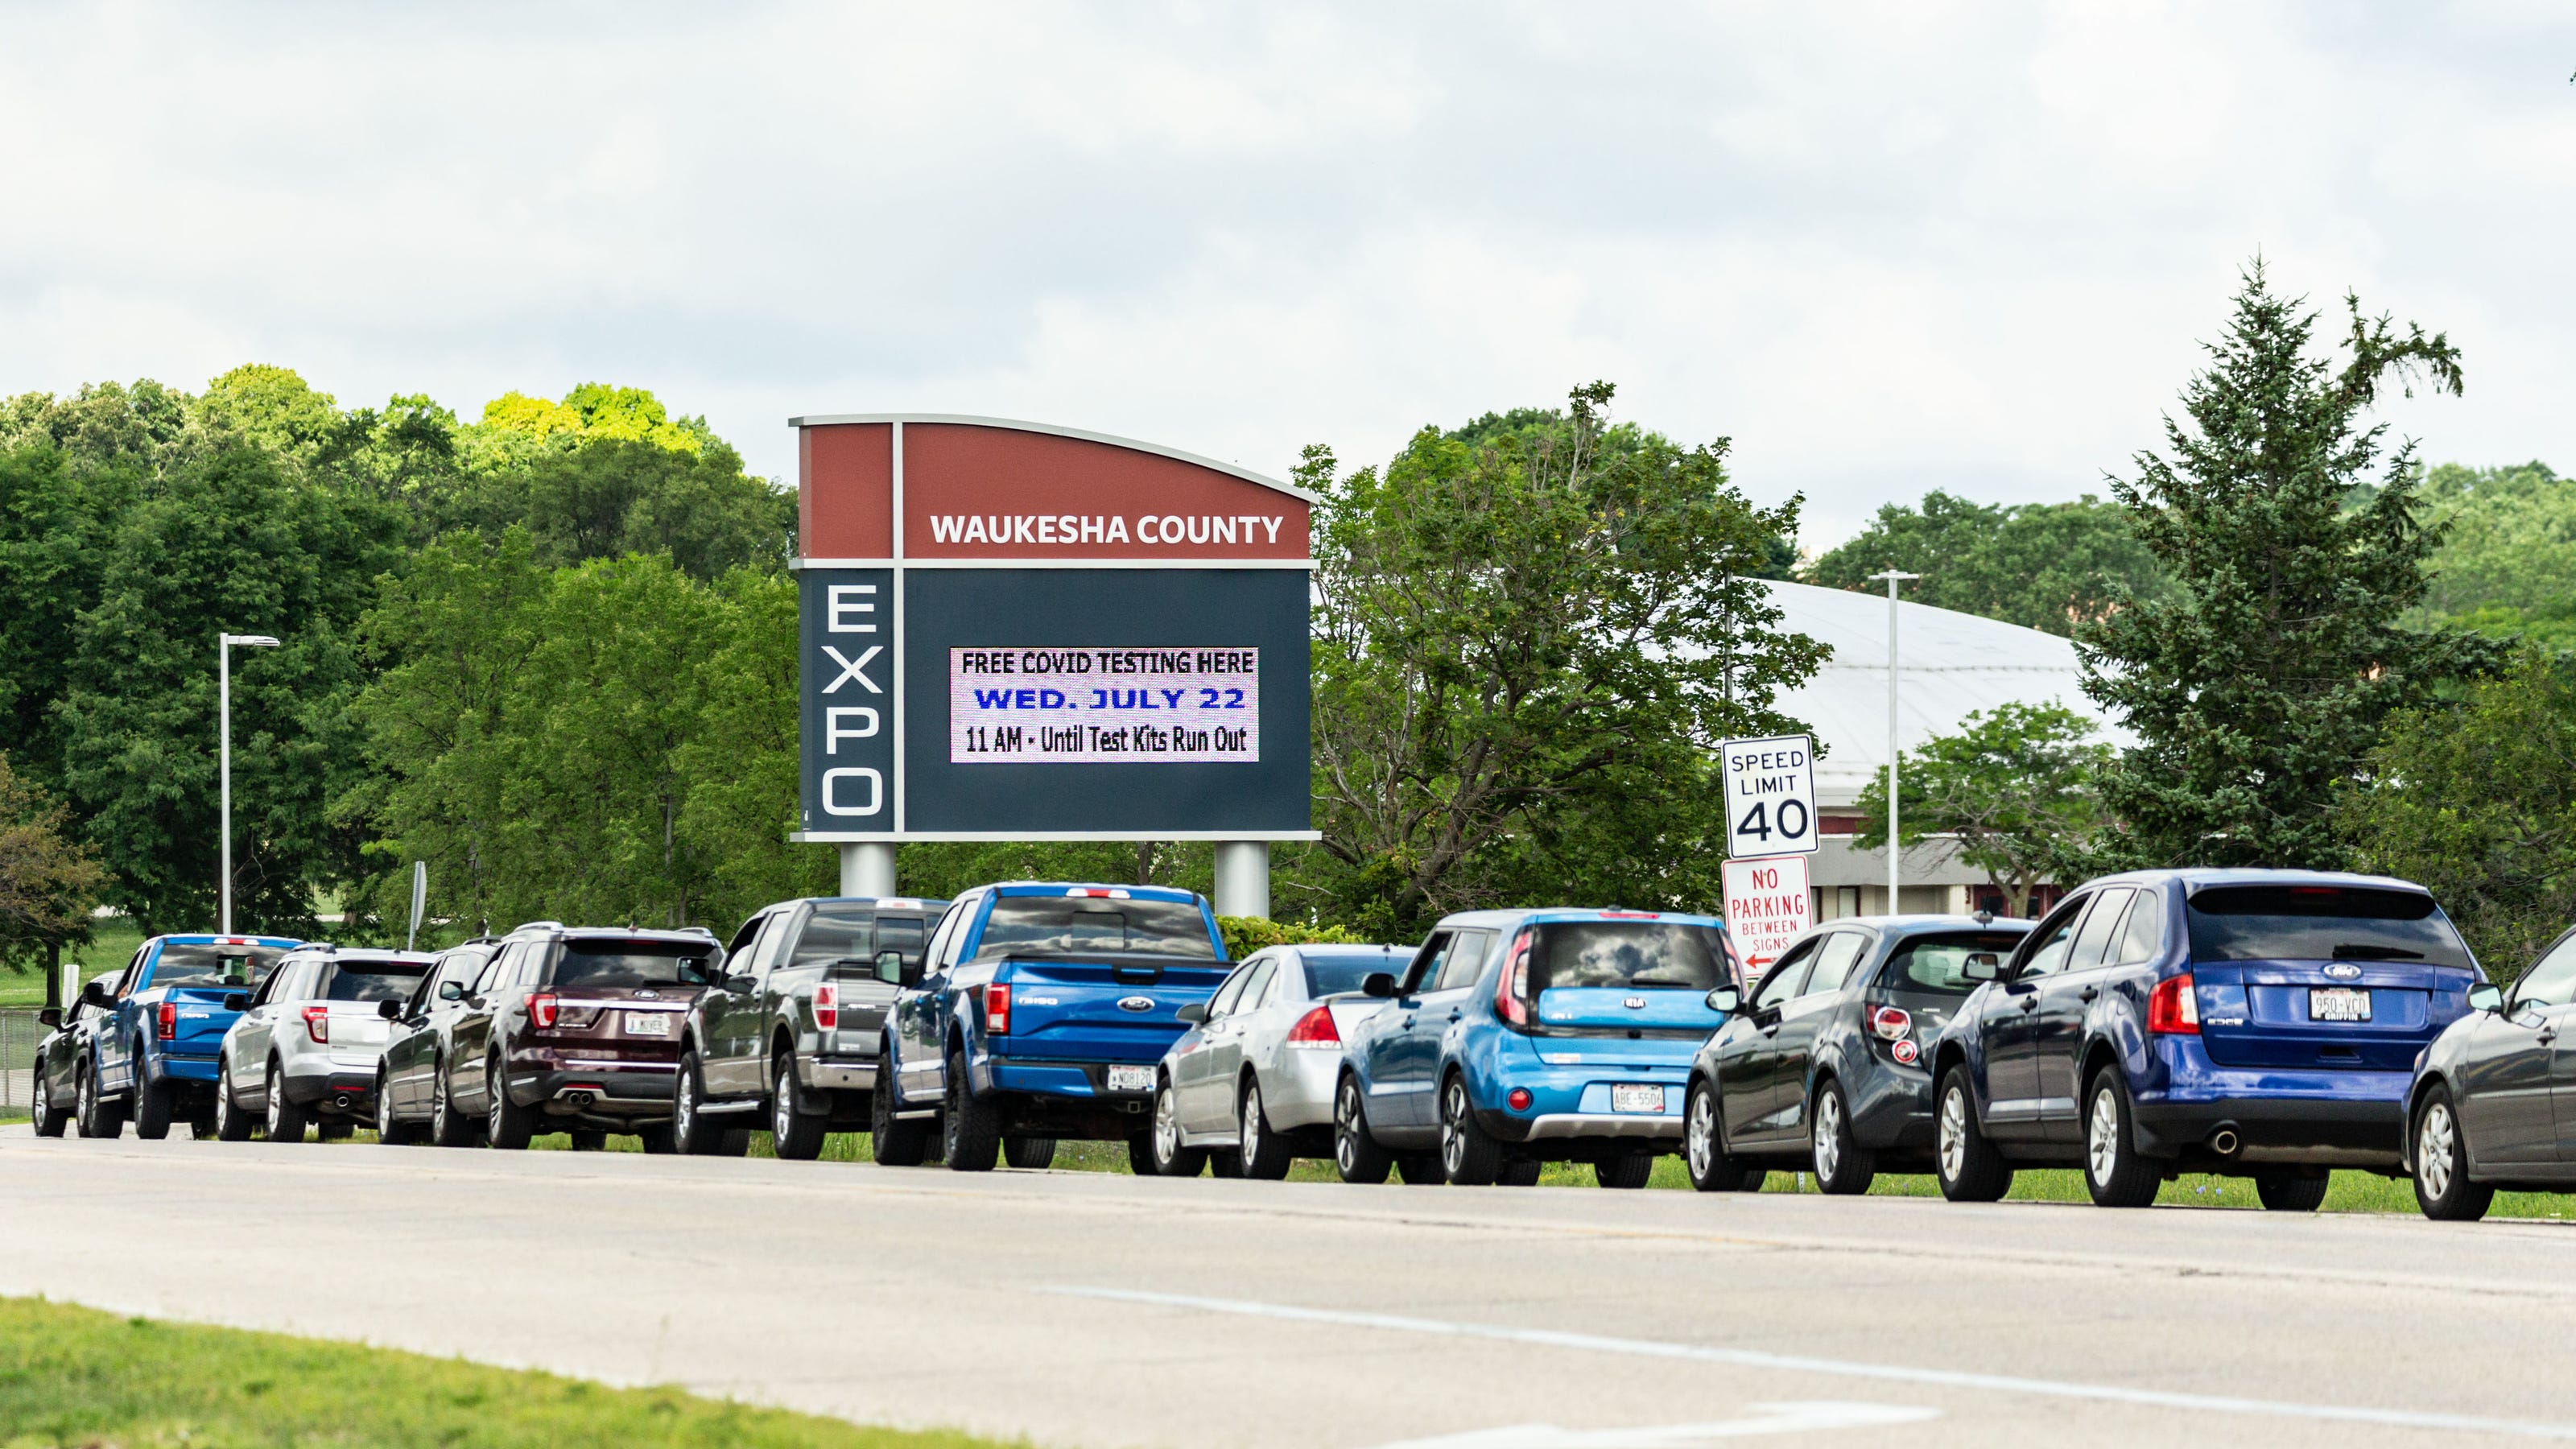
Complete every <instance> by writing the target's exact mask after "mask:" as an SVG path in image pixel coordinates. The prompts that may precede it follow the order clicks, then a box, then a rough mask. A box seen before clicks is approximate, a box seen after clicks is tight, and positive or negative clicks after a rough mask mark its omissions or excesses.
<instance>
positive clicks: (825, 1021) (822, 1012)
mask: <svg viewBox="0 0 2576 1449" xmlns="http://www.w3.org/2000/svg"><path fill="white" fill-rule="evenodd" d="M814 1025H815V1026H816V1027H817V1028H819V1029H820V1030H823V1031H835V1030H838V1029H839V1028H840V1025H841V988H840V987H838V986H835V985H833V984H832V983H831V982H829V981H826V982H824V983H823V984H822V985H820V986H817V987H815V988H814Z"/></svg>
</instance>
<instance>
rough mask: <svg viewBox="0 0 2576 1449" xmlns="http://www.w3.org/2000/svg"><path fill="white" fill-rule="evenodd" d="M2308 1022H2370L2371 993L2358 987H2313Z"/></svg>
mask: <svg viewBox="0 0 2576 1449" xmlns="http://www.w3.org/2000/svg"><path fill="white" fill-rule="evenodd" d="M2308 1020H2310V1021H2368V1020H2370V993H2369V992H2367V991H2365V990H2362V989H2361V988H2359V987H2357V986H2311V987H2309V988H2308Z"/></svg>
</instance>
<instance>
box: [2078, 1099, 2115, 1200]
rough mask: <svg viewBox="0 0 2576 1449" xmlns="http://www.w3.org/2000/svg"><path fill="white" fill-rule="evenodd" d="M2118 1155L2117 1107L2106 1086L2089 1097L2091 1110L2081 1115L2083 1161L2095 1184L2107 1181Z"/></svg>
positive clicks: (2109, 1178)
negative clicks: (2091, 1105) (2091, 1097)
mask: <svg viewBox="0 0 2576 1449" xmlns="http://www.w3.org/2000/svg"><path fill="white" fill-rule="evenodd" d="M2119 1156H2120V1104H2119V1102H2118V1101H2117V1100H2116V1099H2115V1098H2113V1097H2112V1095H2111V1089H2110V1088H2109V1087H2108V1086H2105V1087H2103V1088H2102V1089H2101V1090H2100V1091H2098V1092H2095V1093H2094V1094H2093V1110H2092V1111H2091V1112H2089V1113H2087V1114H2085V1125H2084V1161H2085V1163H2086V1165H2087V1167H2088V1168H2089V1169H2090V1170H2091V1171H2092V1173H2093V1180H2094V1181H2095V1182H2109V1181H2110V1180H2111V1172H2112V1169H2113V1168H2115V1167H2116V1166H2118V1164H2119Z"/></svg>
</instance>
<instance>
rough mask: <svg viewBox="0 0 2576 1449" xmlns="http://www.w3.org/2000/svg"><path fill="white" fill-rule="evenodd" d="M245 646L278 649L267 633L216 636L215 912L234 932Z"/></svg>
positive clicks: (225, 929)
mask: <svg viewBox="0 0 2576 1449" xmlns="http://www.w3.org/2000/svg"><path fill="white" fill-rule="evenodd" d="M236 644H239V645H240V646H241V647H243V648H244V649H274V648H276V647H277V641H276V640H274V639H271V638H270V637H268V636H267V635H266V634H220V633H219V634H217V635H216V636H215V713H216V715H217V716H218V717H219V722H218V723H217V725H216V727H215V740H216V744H215V757H216V764H215V771H216V774H217V775H219V776H220V777H221V783H220V784H219V785H218V786H217V789H218V790H219V792H220V793H221V794H222V795H223V801H224V805H223V811H224V846H223V855H224V879H223V890H222V892H221V896H220V899H221V902H222V904H221V905H220V906H219V907H218V908H217V911H216V915H215V934H216V935H218V936H229V935H231V934H232V933H233V646H234V645H236Z"/></svg>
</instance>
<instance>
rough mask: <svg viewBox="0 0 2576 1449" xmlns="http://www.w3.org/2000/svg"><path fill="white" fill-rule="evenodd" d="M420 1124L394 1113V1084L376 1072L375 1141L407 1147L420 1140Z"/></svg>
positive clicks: (379, 1071)
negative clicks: (407, 1120) (405, 1119)
mask: <svg viewBox="0 0 2576 1449" xmlns="http://www.w3.org/2000/svg"><path fill="white" fill-rule="evenodd" d="M420 1136H421V1133H420V1124H419V1123H417V1122H406V1121H404V1120H403V1119H401V1118H400V1117H397V1116H395V1115H394V1084H393V1082H392V1081H391V1080H389V1079H388V1078H387V1077H386V1075H385V1073H384V1072H383V1071H382V1070H378V1071H377V1073H376V1141H377V1143H378V1144H379V1145H381V1146H385V1147H409V1146H411V1145H413V1144H414V1143H417V1142H419V1141H420Z"/></svg>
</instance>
